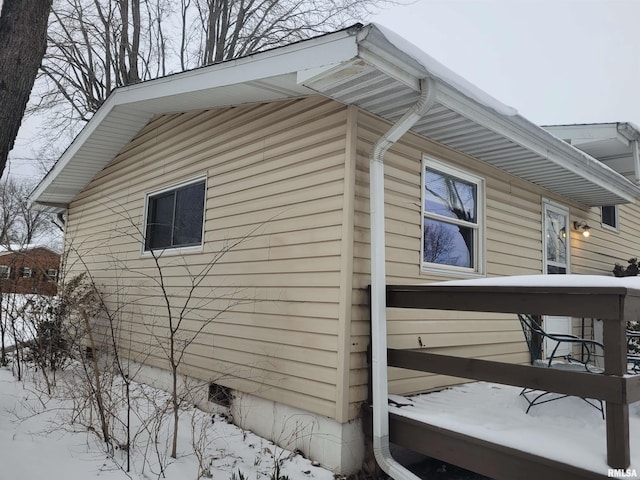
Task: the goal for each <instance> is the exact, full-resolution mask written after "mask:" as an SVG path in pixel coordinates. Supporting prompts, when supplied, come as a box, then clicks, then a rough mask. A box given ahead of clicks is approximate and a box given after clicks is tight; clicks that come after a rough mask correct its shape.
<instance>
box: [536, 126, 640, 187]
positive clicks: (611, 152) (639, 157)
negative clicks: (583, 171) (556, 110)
mask: <svg viewBox="0 0 640 480" xmlns="http://www.w3.org/2000/svg"><path fill="white" fill-rule="evenodd" d="M543 128H544V129H545V130H547V131H549V132H551V133H552V134H554V135H555V136H556V137H558V138H561V139H562V140H564V141H566V142H568V143H570V144H571V145H573V146H575V147H576V148H579V149H580V150H582V151H583V152H585V153H588V154H589V155H591V156H592V157H594V158H597V159H598V160H599V161H601V162H602V163H604V164H605V165H607V166H609V167H610V168H612V169H613V170H615V171H616V172H618V173H620V174H621V175H624V176H625V177H627V178H628V179H629V180H631V181H632V182H634V183H636V184H637V183H639V182H640V149H639V148H638V140H640V130H639V129H638V127H636V126H635V125H633V124H632V123H628V122H616V123H588V124H577V125H545V126H543Z"/></svg>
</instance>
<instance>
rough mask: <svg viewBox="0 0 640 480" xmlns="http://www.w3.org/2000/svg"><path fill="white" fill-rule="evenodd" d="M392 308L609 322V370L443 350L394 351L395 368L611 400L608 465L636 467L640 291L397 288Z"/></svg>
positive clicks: (391, 290)
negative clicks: (634, 342)
mask: <svg viewBox="0 0 640 480" xmlns="http://www.w3.org/2000/svg"><path fill="white" fill-rule="evenodd" d="M387 307H395V308H419V309H434V310H456V311H475V312H500V313H528V314H532V315H564V316H571V317H577V318H581V317H584V318H599V319H601V320H603V321H604V325H603V344H604V373H603V374H590V373H586V372H576V371H567V370H556V369H549V368H540V367H534V366H530V365H517V364H508V363H501V362H495V361H488V360H480V359H475V358H463V357H456V356H449V355H440V354H434V353H429V352H428V351H427V350H426V349H419V350H398V349H389V350H388V365H389V366H392V367H398V368H405V369H411V370H417V371H422V372H430V373H436V374H443V375H451V376H455V377H461V378H466V379H471V380H482V381H488V382H495V383H500V384H505V385H514V386H519V387H527V388H532V389H537V390H544V391H549V392H556V393H560V394H566V395H575V396H579V397H585V398H592V399H597V400H602V401H604V402H606V407H605V413H606V420H605V421H606V432H607V463H608V464H609V466H610V467H611V468H613V469H626V468H627V467H629V465H630V450H629V404H630V403H633V402H635V401H638V400H640V376H630V375H627V341H626V325H627V322H628V321H631V320H639V319H640V291H638V290H633V289H628V288H624V287H516V286H500V287H496V286H491V287H483V286H448V287H446V286H442V285H390V286H388V287H387ZM523 340H524V339H523Z"/></svg>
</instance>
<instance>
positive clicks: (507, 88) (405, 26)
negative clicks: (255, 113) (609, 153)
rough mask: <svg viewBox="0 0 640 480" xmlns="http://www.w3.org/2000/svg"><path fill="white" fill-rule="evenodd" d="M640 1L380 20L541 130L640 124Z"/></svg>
mask: <svg viewBox="0 0 640 480" xmlns="http://www.w3.org/2000/svg"><path fill="white" fill-rule="evenodd" d="M638 19H640V1H637V0H417V1H416V2H414V3H413V4H411V5H406V6H394V7H390V8H388V9H386V10H385V11H383V12H382V13H380V14H378V15H376V16H375V17H374V19H373V20H374V21H375V22H377V23H380V24H382V25H384V26H386V27H387V28H390V29H392V30H395V31H396V32H397V33H398V34H400V35H402V36H403V37H405V38H406V39H407V40H409V41H410V42H412V43H414V44H415V45H417V46H418V47H420V48H421V49H422V50H424V51H425V52H426V53H428V54H429V55H431V56H433V57H435V58H436V59H437V60H439V61H440V62H442V63H443V64H445V65H446V66H447V67H449V68H450V69H452V70H453V71H455V72H456V73H458V74H460V75H461V76H462V77H464V78H465V79H467V80H469V81H470V82H471V83H474V84H475V85H476V86H478V87H480V88H481V89H483V90H485V91H486V92H487V93H489V94H491V95H493V96H494V97H496V98H497V99H498V100H500V101H501V102H503V103H506V104H507V105H511V106H512V107H515V108H516V109H517V110H518V112H519V113H520V114H521V115H523V116H524V117H526V118H528V119H529V120H531V121H533V122H535V123H538V124H554V123H591V122H616V121H622V122H624V121H630V122H633V123H635V124H636V125H640V94H638V92H636V91H635V89H634V88H633V87H634V86H635V85H636V84H637V83H638V80H639V79H640V28H638V27H639V25H638Z"/></svg>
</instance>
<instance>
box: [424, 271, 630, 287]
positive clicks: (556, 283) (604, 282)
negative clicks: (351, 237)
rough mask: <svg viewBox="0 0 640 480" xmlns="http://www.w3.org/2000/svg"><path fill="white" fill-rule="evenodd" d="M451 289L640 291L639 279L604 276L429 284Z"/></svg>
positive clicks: (526, 277)
mask: <svg viewBox="0 0 640 480" xmlns="http://www.w3.org/2000/svg"><path fill="white" fill-rule="evenodd" d="M429 285H437V286H445V287H446V286H451V287H585V288H587V287H590V288H608V287H623V288H631V289H634V290H640V277H608V276H605V275H574V274H571V275H514V276H511V277H491V278H475V279H470V280H451V281H448V282H437V283H429Z"/></svg>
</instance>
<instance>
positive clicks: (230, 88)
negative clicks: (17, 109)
mask: <svg viewBox="0 0 640 480" xmlns="http://www.w3.org/2000/svg"><path fill="white" fill-rule="evenodd" d="M356 30H357V29H356V28H352V29H346V30H343V31H340V32H336V33H334V34H331V35H325V36H321V37H317V38H314V39H311V40H308V41H306V42H300V43H297V44H293V45H288V46H285V47H281V48H277V49H273V50H270V51H267V52H263V53H259V54H255V55H252V56H249V57H244V58H241V59H237V60H231V61H228V62H224V63H220V64H216V65H211V66H208V67H203V68H199V69H196V70H192V71H188V72H183V73H179V74H175V75H169V76H167V77H162V78H159V79H156V80H151V81H148V82H142V83H139V84H135V85H130V86H127V87H121V88H118V89H116V90H115V91H114V92H112V94H111V95H110V96H109V98H108V99H107V100H106V101H105V103H104V104H103V105H102V106H101V107H100V109H99V110H98V112H97V113H96V114H95V115H94V116H93V118H91V120H90V121H89V122H88V123H87V125H86V126H85V127H84V129H83V130H82V131H81V132H80V134H79V135H78V136H77V137H76V138H75V139H74V141H73V142H72V143H71V145H70V146H69V147H68V148H67V150H66V151H65V152H64V154H63V155H62V156H61V157H60V159H59V160H58V161H57V163H56V164H55V165H54V167H53V168H52V169H51V171H49V173H48V174H47V176H45V178H44V179H43V180H42V181H41V182H40V184H39V185H38V186H37V187H36V189H35V190H34V191H33V192H32V194H31V196H30V200H31V202H32V204H33V205H34V206H35V207H36V208H41V209H44V210H48V211H52V212H63V211H64V210H65V209H66V208H67V205H68V204H69V202H70V201H71V200H72V199H73V198H74V197H75V196H76V195H77V194H78V193H79V192H80V191H81V190H82V189H83V188H84V187H85V186H86V185H87V184H88V183H89V182H90V181H91V180H92V179H93V177H94V176H95V175H96V174H97V173H98V172H99V171H100V170H102V168H104V167H105V166H106V165H107V164H108V163H109V162H110V161H111V160H112V159H113V158H115V156H116V155H117V154H118V153H119V152H120V151H121V150H122V148H123V147H124V146H125V145H126V144H127V143H128V142H129V141H130V140H131V139H132V138H133V137H134V136H135V135H136V134H137V133H138V132H139V131H140V130H141V129H142V128H143V127H144V126H145V125H146V124H147V123H148V122H149V120H150V119H151V118H152V117H153V116H154V115H157V114H164V113H173V112H184V111H189V110H203V109H208V108H217V107H225V106H229V105H240V104H244V103H251V102H266V101H272V100H279V99H285V98H291V97H300V96H304V95H310V94H314V93H315V92H314V91H313V90H310V89H308V88H307V87H305V86H303V85H301V84H299V83H298V82H297V76H296V74H297V71H298V69H301V70H308V69H313V68H318V67H322V66H326V65H334V64H336V63H339V62H341V61H343V60H344V58H347V59H348V58H353V57H354V56H355V55H356V53H357V47H356V44H355V42H354V41H353V36H354V34H355V33H354V32H355V31H356Z"/></svg>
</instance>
